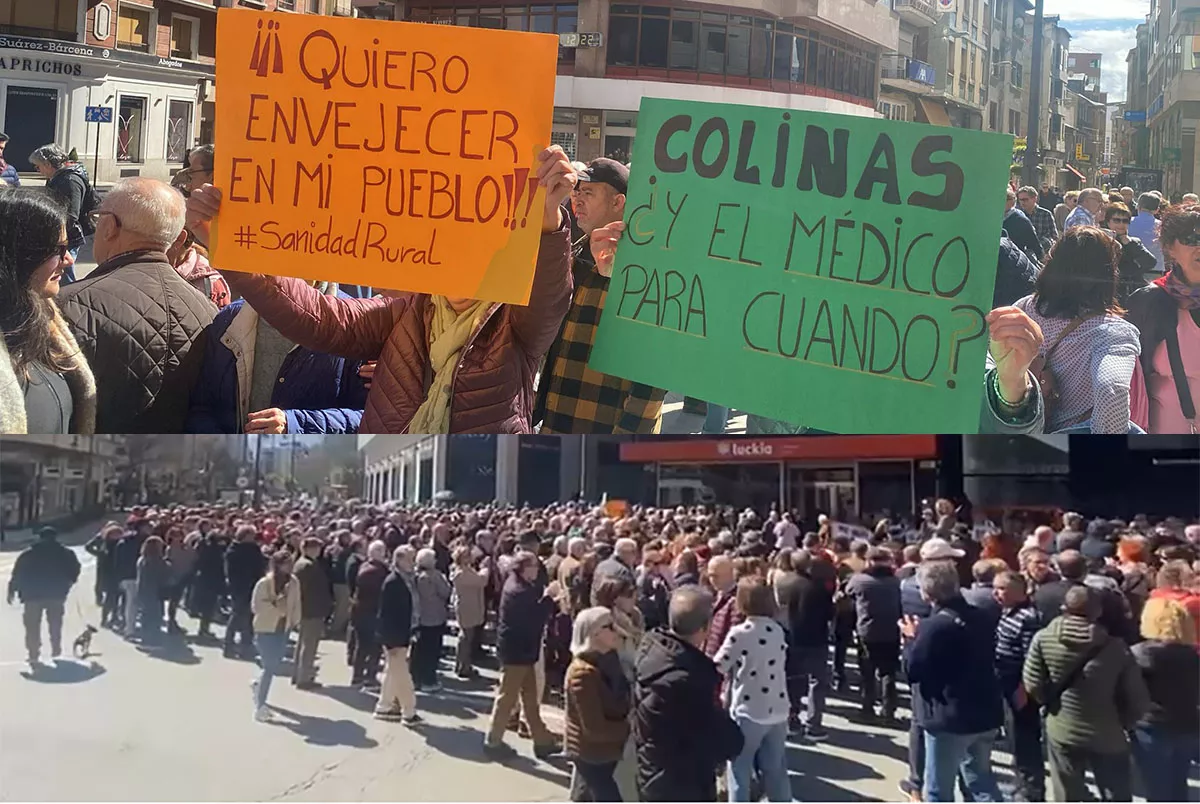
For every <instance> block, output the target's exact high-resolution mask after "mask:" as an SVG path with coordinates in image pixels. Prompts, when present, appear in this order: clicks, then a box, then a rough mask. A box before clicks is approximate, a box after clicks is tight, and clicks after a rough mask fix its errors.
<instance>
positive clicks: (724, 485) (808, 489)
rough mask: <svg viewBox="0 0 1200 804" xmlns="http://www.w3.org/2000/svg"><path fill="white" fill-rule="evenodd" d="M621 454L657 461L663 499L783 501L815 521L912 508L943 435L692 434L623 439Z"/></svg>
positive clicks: (934, 473) (933, 482)
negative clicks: (739, 435)
mask: <svg viewBox="0 0 1200 804" xmlns="http://www.w3.org/2000/svg"><path fill="white" fill-rule="evenodd" d="M620 455H621V460H622V461H623V462H627V463H642V464H651V465H653V467H654V472H655V477H656V481H657V495H656V496H657V500H656V501H657V503H658V504H659V505H662V506H674V505H692V504H698V503H722V504H730V505H735V506H739V507H741V506H752V507H754V508H755V509H757V510H766V509H767V508H768V507H769V506H770V505H771V504H772V503H779V504H780V505H782V506H783V507H785V508H790V509H795V510H796V511H797V512H798V513H799V515H800V516H801V517H802V518H803V519H805V520H815V519H816V517H817V515H818V514H822V513H824V514H829V515H831V516H834V517H848V516H854V515H858V514H859V513H862V512H871V513H873V512H879V511H884V510H888V511H894V512H904V513H908V512H910V511H912V510H913V509H914V508H915V506H916V503H917V501H918V500H920V499H921V498H923V497H927V496H931V495H933V494H935V493H936V492H937V488H938V470H939V450H938V439H937V436H815V435H809V436H777V437H762V438H751V437H744V438H706V437H696V436H692V437H688V438H686V439H671V438H660V439H655V440H645V441H633V442H628V443H624V444H621V445H620Z"/></svg>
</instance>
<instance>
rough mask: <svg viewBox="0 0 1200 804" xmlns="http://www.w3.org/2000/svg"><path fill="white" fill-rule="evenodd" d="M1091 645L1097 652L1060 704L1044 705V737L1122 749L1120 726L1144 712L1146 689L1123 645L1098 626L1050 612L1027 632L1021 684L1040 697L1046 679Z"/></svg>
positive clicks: (1081, 745) (1126, 725)
mask: <svg viewBox="0 0 1200 804" xmlns="http://www.w3.org/2000/svg"><path fill="white" fill-rule="evenodd" d="M1096 648H1098V649H1099V653H1097V654H1096V656H1095V658H1094V659H1092V660H1091V661H1089V662H1088V663H1087V665H1086V666H1085V667H1084V669H1083V672H1081V673H1080V674H1079V676H1078V677H1077V679H1076V681H1075V683H1074V684H1072V685H1071V686H1070V687H1069V688H1068V689H1067V690H1066V691H1065V692H1063V694H1062V696H1061V699H1060V705H1059V706H1057V707H1055V708H1054V709H1053V710H1050V711H1049V714H1048V715H1047V717H1046V737H1047V738H1048V739H1049V740H1051V741H1052V742H1054V743H1058V744H1059V745H1066V746H1073V747H1075V748H1085V749H1087V750H1089V751H1094V752H1096V753H1100V754H1123V753H1125V752H1126V751H1128V750H1129V744H1128V742H1127V740H1126V738H1125V731H1126V729H1131V728H1133V726H1134V725H1135V724H1136V723H1137V722H1138V721H1139V720H1140V719H1141V718H1142V716H1143V715H1145V714H1146V712H1147V710H1148V709H1149V708H1150V694H1149V692H1148V691H1147V689H1146V682H1145V681H1144V680H1143V679H1142V673H1141V670H1140V669H1139V668H1138V665H1137V662H1135V661H1134V659H1133V654H1131V653H1130V652H1129V648H1128V647H1126V646H1125V643H1124V642H1123V641H1122V640H1120V639H1117V638H1115V637H1113V636H1111V635H1110V634H1109V633H1108V631H1106V630H1105V629H1104V626H1102V625H1100V624H1099V623H1092V622H1088V621H1087V620H1086V619H1084V618H1082V617H1076V616H1072V615H1069V614H1065V615H1063V616H1061V617H1056V618H1055V619H1054V621H1053V622H1051V623H1050V624H1049V625H1047V626H1046V627H1045V628H1043V629H1042V630H1041V631H1039V632H1038V634H1037V636H1035V637H1034V638H1033V644H1032V645H1030V648H1029V656H1028V657H1026V659H1025V671H1024V673H1023V677H1024V678H1023V680H1024V684H1025V689H1026V691H1028V693H1029V695H1030V697H1032V698H1034V699H1035V700H1038V701H1040V702H1042V703H1046V697H1047V695H1046V693H1047V688H1048V687H1049V686H1050V684H1051V683H1055V682H1057V681H1059V680H1061V679H1062V677H1063V676H1064V675H1065V674H1066V673H1067V671H1068V669H1069V668H1070V666H1071V665H1072V664H1073V663H1074V662H1075V661H1076V660H1077V658H1078V657H1080V656H1082V655H1084V654H1085V653H1087V652H1088V651H1090V650H1092V649H1096Z"/></svg>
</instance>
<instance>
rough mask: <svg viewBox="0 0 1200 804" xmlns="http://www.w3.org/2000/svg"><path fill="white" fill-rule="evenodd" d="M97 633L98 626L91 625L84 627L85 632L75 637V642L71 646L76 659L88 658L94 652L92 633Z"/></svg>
mask: <svg viewBox="0 0 1200 804" xmlns="http://www.w3.org/2000/svg"><path fill="white" fill-rule="evenodd" d="M94 633H96V626H94V625H89V626H87V627H86V628H84V629H83V633H82V634H80V635H79V636H78V637H76V638H75V644H74V645H72V646H71V651H72V653H74V654H75V658H76V659H86V658H87V657H88V656H90V655H91V653H92V634H94Z"/></svg>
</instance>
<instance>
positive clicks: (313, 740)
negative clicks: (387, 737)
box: [271, 706, 379, 748]
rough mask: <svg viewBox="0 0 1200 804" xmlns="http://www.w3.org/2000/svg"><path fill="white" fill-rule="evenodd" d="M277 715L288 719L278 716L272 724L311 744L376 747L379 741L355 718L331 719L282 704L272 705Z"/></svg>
mask: <svg viewBox="0 0 1200 804" xmlns="http://www.w3.org/2000/svg"><path fill="white" fill-rule="evenodd" d="M271 709H272V711H273V712H274V713H275V714H276V715H283V716H284V717H286V718H288V719H287V720H280V719H279V718H278V717H276V718H275V719H273V720H272V721H271V725H274V726H280V727H282V728H285V729H287V730H288V731H290V732H292V733H293V734H298V735H299V736H301V737H303V738H304V742H306V743H309V744H310V745H328V746H335V745H344V746H346V747H347V748H374V747H376V746H377V745H379V742H378V741H377V740H375V739H372V738H371V737H368V736H367V730H366V729H365V728H363V727H362V725H361V724H358V723H355V722H354V721H353V720H330V719H329V718H325V717H315V716H313V715H302V714H300V713H299V712H293V711H292V710H291V709H284V708H283V707H281V706H272V707H271Z"/></svg>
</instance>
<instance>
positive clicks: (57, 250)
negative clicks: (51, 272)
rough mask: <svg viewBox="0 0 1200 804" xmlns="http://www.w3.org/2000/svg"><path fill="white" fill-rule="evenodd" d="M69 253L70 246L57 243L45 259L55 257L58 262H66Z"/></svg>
mask: <svg viewBox="0 0 1200 804" xmlns="http://www.w3.org/2000/svg"><path fill="white" fill-rule="evenodd" d="M70 252H71V246H70V244H69V243H59V244H58V245H57V246H55V247H54V251H51V252H50V254H49V256H47V257H46V259H51V258H52V257H57V258H58V261H59V262H66V261H67V254H69V253H70Z"/></svg>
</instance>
